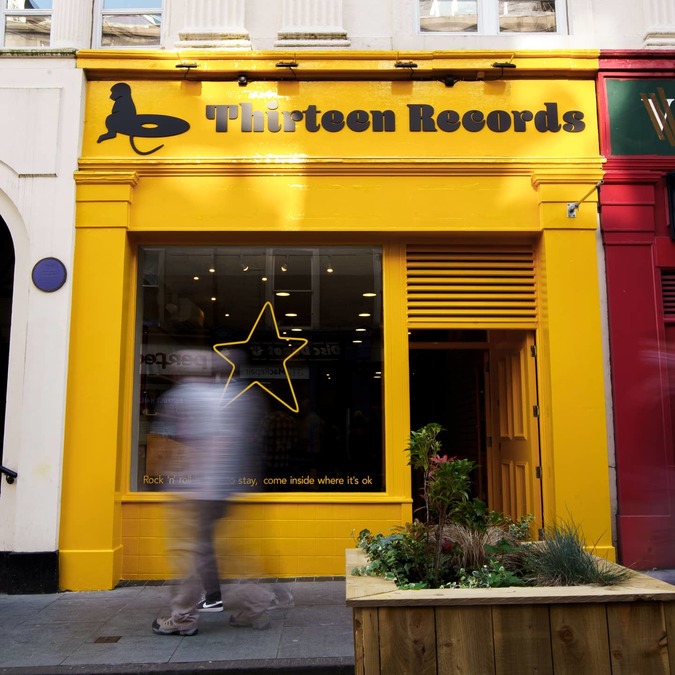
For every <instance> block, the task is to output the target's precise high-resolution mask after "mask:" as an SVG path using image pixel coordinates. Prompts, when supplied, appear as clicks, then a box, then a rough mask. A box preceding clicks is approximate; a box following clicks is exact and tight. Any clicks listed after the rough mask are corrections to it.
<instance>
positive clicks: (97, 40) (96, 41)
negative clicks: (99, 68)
mask: <svg viewBox="0 0 675 675" xmlns="http://www.w3.org/2000/svg"><path fill="white" fill-rule="evenodd" d="M55 1H57V0H55ZM104 3H105V0H95V2H94V27H93V33H92V47H93V48H95V49H161V48H162V45H163V44H164V17H165V11H164V9H165V8H164V5H165V0H162V3H161V7H159V8H154V7H132V8H122V9H105V8H104ZM109 14H120V15H129V14H133V15H136V14H137V15H139V16H142V15H143V14H153V15H154V14H159V16H160V17H161V22H160V28H159V44H156V45H123V46H120V45H115V46H111V47H109V46H107V45H105V46H104V45H103V16H104V15H106V16H107V15H109Z"/></svg>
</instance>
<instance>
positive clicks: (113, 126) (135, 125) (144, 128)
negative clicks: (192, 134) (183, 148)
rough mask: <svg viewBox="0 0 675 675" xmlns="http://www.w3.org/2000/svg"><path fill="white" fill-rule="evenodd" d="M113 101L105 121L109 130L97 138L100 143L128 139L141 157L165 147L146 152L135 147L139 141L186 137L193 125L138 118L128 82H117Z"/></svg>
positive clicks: (169, 119) (168, 119)
mask: <svg viewBox="0 0 675 675" xmlns="http://www.w3.org/2000/svg"><path fill="white" fill-rule="evenodd" d="M110 98H111V99H112V100H113V101H115V102H114V103H113V107H112V112H111V113H110V115H108V117H106V118H105V126H106V129H107V130H108V131H107V132H106V133H105V134H101V135H100V136H99V137H98V141H97V143H101V142H102V141H107V140H109V139H110V138H115V137H116V136H117V134H123V135H125V136H128V137H129V142H130V143H131V147H132V148H133V150H134V152H135V153H136V154H138V155H151V154H152V153H153V152H157V150H159V149H160V148H163V147H164V143H162V144H161V145H158V146H157V147H156V148H153V149H152V150H148V151H146V152H143V151H142V150H139V149H138V148H137V147H136V144H135V142H134V139H136V138H165V137H167V136H178V134H184V133H185V132H186V131H187V130H188V129H189V128H190V125H189V124H188V123H187V122H186V121H185V120H182V119H180V117H172V116H171V115H138V114H137V113H136V105H135V104H134V100H133V99H132V98H131V87H130V86H129V85H128V84H127V83H126V82H118V83H117V84H113V86H112V87H111V88H110Z"/></svg>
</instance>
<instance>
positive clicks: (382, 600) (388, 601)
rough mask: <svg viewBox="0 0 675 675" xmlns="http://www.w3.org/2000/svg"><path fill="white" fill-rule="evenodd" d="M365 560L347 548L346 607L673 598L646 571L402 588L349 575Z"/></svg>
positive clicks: (674, 590) (673, 591) (663, 584)
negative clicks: (617, 578)
mask: <svg viewBox="0 0 675 675" xmlns="http://www.w3.org/2000/svg"><path fill="white" fill-rule="evenodd" d="M365 563H366V558H365V555H364V554H363V551H362V550H361V549H349V550H348V551H347V577H346V578H347V605H348V606H349V607H357V606H359V607H381V606H391V607H405V606H419V605H424V606H431V605H434V606H442V605H497V604H498V605H518V604H527V605H533V604H541V605H548V604H560V603H572V604H577V603H581V602H597V603H606V602H634V601H636V600H643V599H645V596H647V597H649V598H650V599H655V600H661V601H667V600H675V586H672V585H671V584H668V583H666V582H664V581H661V580H659V579H654V578H652V577H649V576H647V575H646V574H639V573H636V574H635V575H634V576H633V577H632V578H631V579H630V580H629V581H627V582H626V583H623V584H619V585H617V586H545V587H544V586H540V587H524V588H523V587H513V586H509V587H507V588H454V589H447V590H441V589H427V590H421V591H402V590H398V589H397V588H396V584H394V582H393V581H389V580H387V579H383V578H382V577H356V576H352V573H351V572H352V570H353V569H354V567H359V566H360V565H363V564H365Z"/></svg>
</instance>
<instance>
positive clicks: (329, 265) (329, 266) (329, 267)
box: [326, 258, 335, 274]
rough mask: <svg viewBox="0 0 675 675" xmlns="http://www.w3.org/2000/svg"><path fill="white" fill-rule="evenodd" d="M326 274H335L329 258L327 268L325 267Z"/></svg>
mask: <svg viewBox="0 0 675 675" xmlns="http://www.w3.org/2000/svg"><path fill="white" fill-rule="evenodd" d="M326 272H328V274H333V272H335V270H334V269H333V263H332V262H331V259H330V258H328V267H326Z"/></svg>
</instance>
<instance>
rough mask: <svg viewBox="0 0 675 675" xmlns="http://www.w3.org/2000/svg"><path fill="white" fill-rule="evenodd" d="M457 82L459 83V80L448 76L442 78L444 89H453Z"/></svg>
mask: <svg viewBox="0 0 675 675" xmlns="http://www.w3.org/2000/svg"><path fill="white" fill-rule="evenodd" d="M457 82H459V80H458V79H457V78H456V77H453V76H452V75H448V76H447V77H445V78H443V84H444V85H445V86H446V87H454V86H455V84H457Z"/></svg>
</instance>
